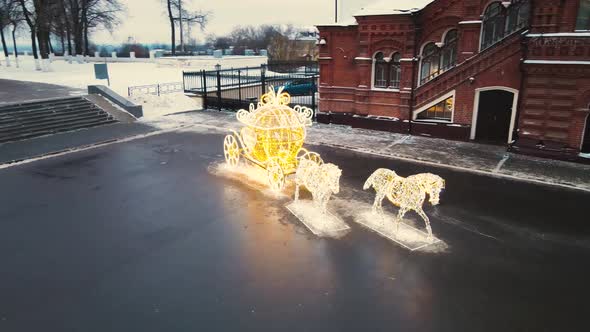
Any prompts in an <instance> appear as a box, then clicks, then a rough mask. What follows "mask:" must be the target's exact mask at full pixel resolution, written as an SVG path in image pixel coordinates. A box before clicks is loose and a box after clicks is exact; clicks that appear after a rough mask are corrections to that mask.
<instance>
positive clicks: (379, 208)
mask: <svg viewBox="0 0 590 332" xmlns="http://www.w3.org/2000/svg"><path fill="white" fill-rule="evenodd" d="M383 198H385V193H384V192H380V191H378V192H377V193H376V194H375V202H374V203H373V211H375V212H378V213H381V214H383Z"/></svg>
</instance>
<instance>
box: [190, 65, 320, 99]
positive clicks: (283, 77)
mask: <svg viewBox="0 0 590 332" xmlns="http://www.w3.org/2000/svg"><path fill="white" fill-rule="evenodd" d="M318 77H319V75H318V74H317V73H315V72H305V71H299V70H295V71H291V72H288V71H287V72H275V71H272V70H270V69H269V68H268V66H267V65H262V66H260V67H244V68H231V69H218V70H210V71H207V70H201V71H193V72H188V71H187V72H183V87H184V92H185V93H192V94H196V95H199V96H201V97H202V98H203V105H204V107H205V108H217V109H229V110H238V109H241V108H246V109H247V108H248V106H249V104H250V103H256V102H257V101H258V98H259V97H260V96H261V95H263V94H265V93H267V92H268V88H269V87H271V86H272V87H273V88H275V89H278V88H280V87H283V89H285V91H286V92H288V93H289V94H291V102H292V104H293V105H302V106H307V107H310V108H312V109H313V110H315V108H316V106H317V96H316V93H317V80H318Z"/></svg>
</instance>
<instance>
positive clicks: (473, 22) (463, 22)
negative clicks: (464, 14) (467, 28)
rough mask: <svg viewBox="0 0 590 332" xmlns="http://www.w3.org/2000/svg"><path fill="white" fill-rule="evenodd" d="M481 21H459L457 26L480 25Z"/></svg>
mask: <svg viewBox="0 0 590 332" xmlns="http://www.w3.org/2000/svg"><path fill="white" fill-rule="evenodd" d="M481 22H482V21H481V20H473V21H461V22H459V24H481Z"/></svg>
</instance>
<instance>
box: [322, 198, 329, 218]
mask: <svg viewBox="0 0 590 332" xmlns="http://www.w3.org/2000/svg"><path fill="white" fill-rule="evenodd" d="M329 200H330V194H329V193H327V194H325V195H323V197H322V212H323V213H324V214H327V213H328V201H329Z"/></svg>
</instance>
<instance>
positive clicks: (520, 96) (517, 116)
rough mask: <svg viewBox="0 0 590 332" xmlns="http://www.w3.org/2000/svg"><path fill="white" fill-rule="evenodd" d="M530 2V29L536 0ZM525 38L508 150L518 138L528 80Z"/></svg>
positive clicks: (527, 48)
mask: <svg viewBox="0 0 590 332" xmlns="http://www.w3.org/2000/svg"><path fill="white" fill-rule="evenodd" d="M529 3H530V6H531V7H530V12H529V15H530V16H529V23H528V26H527V30H528V31H530V30H531V20H532V17H533V16H534V15H533V13H534V9H535V8H534V4H535V2H534V1H532V0H529ZM523 38H524V40H523V41H521V45H522V59H521V62H520V88H519V90H518V101H517V102H516V114H515V116H514V128H513V129H512V142H510V143H509V144H508V152H510V151H513V146H514V143H515V142H516V141H517V140H518V124H519V119H520V108H521V107H522V100H523V95H524V89H525V80H526V76H527V75H526V70H525V69H524V61H525V60H526V59H527V57H528V55H529V44H528V38H527V37H526V36H524V37H523Z"/></svg>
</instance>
